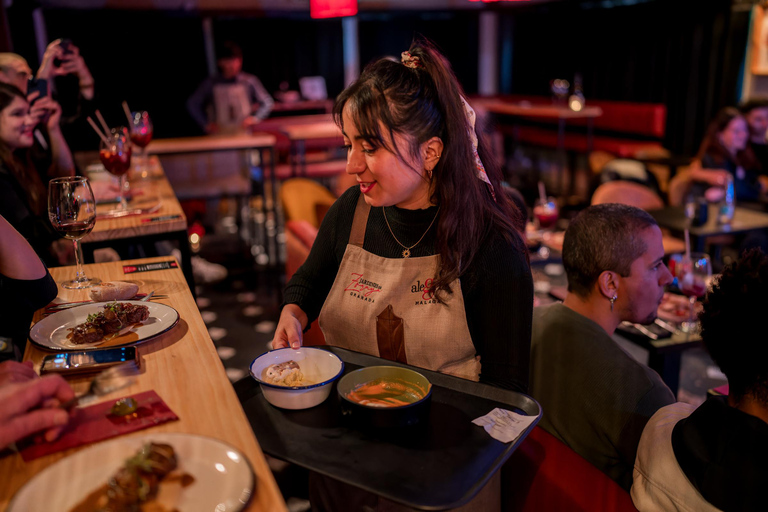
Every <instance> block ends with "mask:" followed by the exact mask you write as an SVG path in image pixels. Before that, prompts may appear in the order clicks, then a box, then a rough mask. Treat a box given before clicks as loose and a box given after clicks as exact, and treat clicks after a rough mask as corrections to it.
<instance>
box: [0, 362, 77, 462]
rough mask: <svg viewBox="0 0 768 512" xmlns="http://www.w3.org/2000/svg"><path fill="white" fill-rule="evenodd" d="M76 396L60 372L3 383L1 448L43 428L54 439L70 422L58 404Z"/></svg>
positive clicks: (0, 402)
mask: <svg viewBox="0 0 768 512" xmlns="http://www.w3.org/2000/svg"><path fill="white" fill-rule="evenodd" d="M74 397H75V393H74V392H73V391H72V388H71V387H70V386H69V384H67V382H66V381H65V380H64V379H63V378H62V377H61V375H46V376H45V377H42V378H40V379H33V380H29V381H26V382H20V383H14V384H6V385H4V386H0V449H2V448H5V447H6V446H8V445H9V444H11V443H13V442H15V441H18V440H20V439H24V438H25V437H28V436H30V435H32V434H34V433H36V432H41V431H45V434H44V439H45V440H46V441H48V442H50V441H53V440H55V439H56V438H57V437H58V436H59V434H61V431H62V429H63V428H64V426H65V425H66V424H67V423H68V422H69V413H68V412H67V411H66V410H64V409H62V408H60V407H59V405H60V404H61V403H64V402H66V401H68V400H71V399H72V398H74Z"/></svg>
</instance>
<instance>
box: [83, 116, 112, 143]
mask: <svg viewBox="0 0 768 512" xmlns="http://www.w3.org/2000/svg"><path fill="white" fill-rule="evenodd" d="M88 122H89V123H90V124H91V127H92V128H93V130H94V131H95V132H96V134H97V135H98V136H99V137H101V140H102V141H104V144H106V145H107V146H109V139H107V137H106V136H105V135H104V134H103V133H101V130H99V127H98V126H96V123H95V122H94V121H93V119H91V116H88Z"/></svg>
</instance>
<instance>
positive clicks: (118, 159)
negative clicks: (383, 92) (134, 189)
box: [99, 128, 131, 210]
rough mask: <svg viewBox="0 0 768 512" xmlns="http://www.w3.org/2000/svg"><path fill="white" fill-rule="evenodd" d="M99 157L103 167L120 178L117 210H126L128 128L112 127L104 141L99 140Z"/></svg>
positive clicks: (129, 154) (129, 162) (129, 146)
mask: <svg viewBox="0 0 768 512" xmlns="http://www.w3.org/2000/svg"><path fill="white" fill-rule="evenodd" d="M99 158H100V159H101V163H102V164H104V168H105V169H106V170H107V171H108V172H109V173H110V174H113V175H114V176H117V177H118V178H119V179H120V198H119V199H120V206H119V207H118V210H127V209H128V202H127V201H126V196H128V193H129V187H128V181H127V180H126V176H125V175H126V173H127V172H128V169H130V168H131V143H130V142H129V140H128V130H126V129H125V128H113V129H112V133H111V134H110V136H109V138H108V139H107V140H106V141H103V140H102V141H101V146H100V148H99Z"/></svg>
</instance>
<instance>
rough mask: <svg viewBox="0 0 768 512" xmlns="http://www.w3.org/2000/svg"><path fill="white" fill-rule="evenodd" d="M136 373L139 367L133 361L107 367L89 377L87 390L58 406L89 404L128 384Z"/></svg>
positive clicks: (133, 379)
mask: <svg viewBox="0 0 768 512" xmlns="http://www.w3.org/2000/svg"><path fill="white" fill-rule="evenodd" d="M138 373H139V367H138V366H136V363H134V362H130V363H123V364H119V365H117V366H113V367H111V368H107V369H106V370H104V371H103V372H101V373H99V374H98V375H96V376H95V377H94V378H93V379H91V384H90V386H89V387H88V391H86V392H85V393H83V394H82V395H78V396H76V397H75V398H73V399H72V400H68V401H66V402H64V403H63V404H61V406H60V407H61V408H62V409H67V410H69V409H72V408H73V407H77V406H80V405H86V404H89V403H91V402H93V401H95V400H96V399H98V398H99V397H101V396H104V395H107V394H109V393H112V392H113V391H117V390H118V389H123V388H125V387H128V386H130V385H131V384H133V382H134V381H135V380H136V379H135V378H134V376H135V375H137V374H138Z"/></svg>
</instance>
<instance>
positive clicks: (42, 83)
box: [27, 77, 48, 103]
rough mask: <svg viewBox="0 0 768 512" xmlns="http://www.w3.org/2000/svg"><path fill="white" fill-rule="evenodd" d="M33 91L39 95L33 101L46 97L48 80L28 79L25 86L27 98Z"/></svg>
mask: <svg viewBox="0 0 768 512" xmlns="http://www.w3.org/2000/svg"><path fill="white" fill-rule="evenodd" d="M35 91H38V92H39V93H40V95H39V96H38V97H37V98H35V100H37V99H39V98H42V97H44V96H47V95H48V80H46V79H44V78H35V77H30V79H29V83H28V84H27V96H29V95H30V94H32V93H33V92H35ZM33 103H34V100H33Z"/></svg>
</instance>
